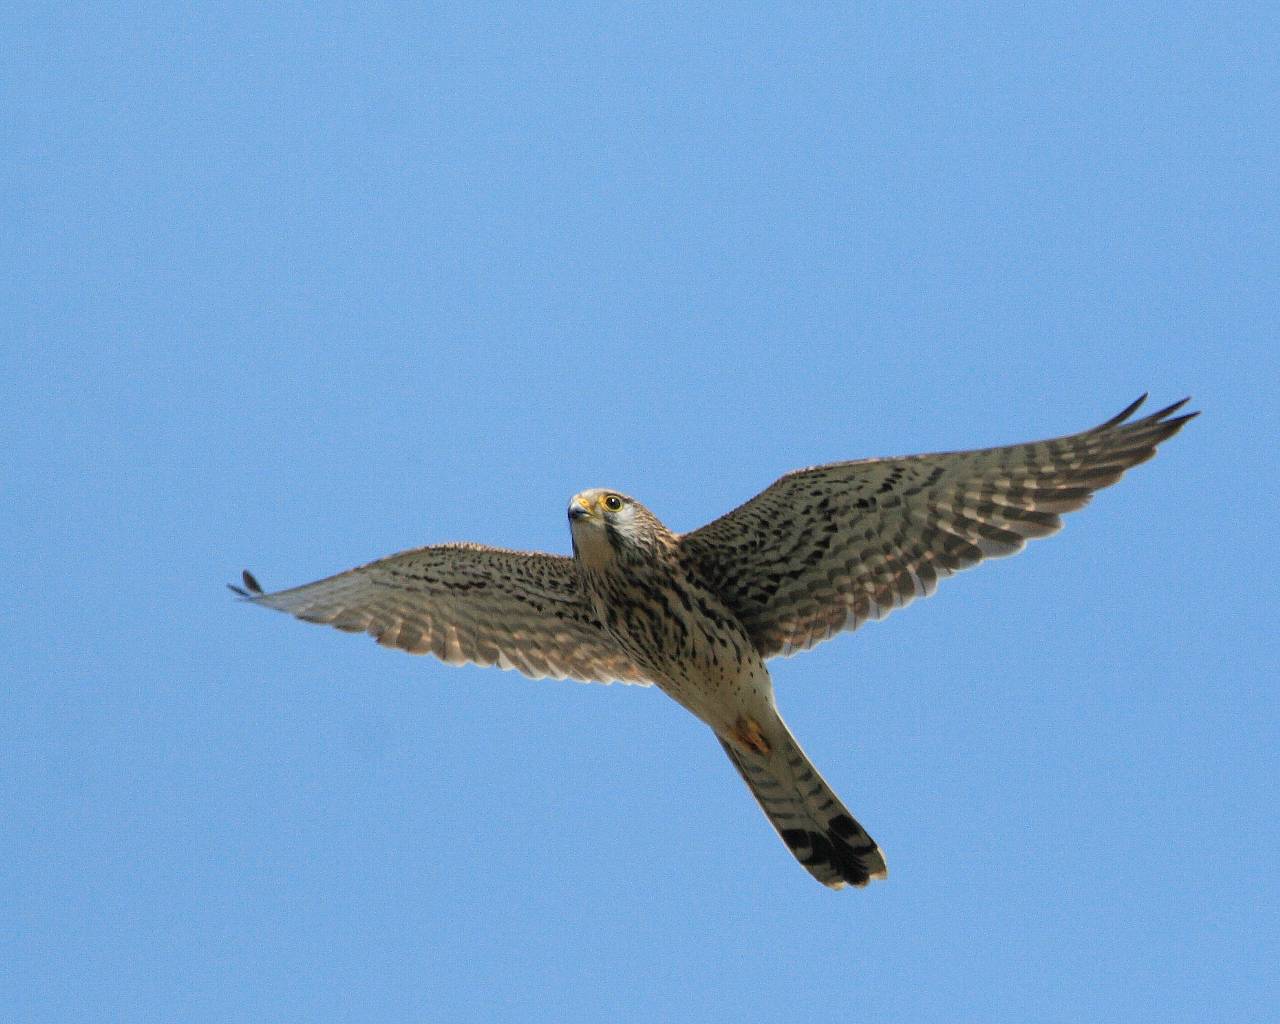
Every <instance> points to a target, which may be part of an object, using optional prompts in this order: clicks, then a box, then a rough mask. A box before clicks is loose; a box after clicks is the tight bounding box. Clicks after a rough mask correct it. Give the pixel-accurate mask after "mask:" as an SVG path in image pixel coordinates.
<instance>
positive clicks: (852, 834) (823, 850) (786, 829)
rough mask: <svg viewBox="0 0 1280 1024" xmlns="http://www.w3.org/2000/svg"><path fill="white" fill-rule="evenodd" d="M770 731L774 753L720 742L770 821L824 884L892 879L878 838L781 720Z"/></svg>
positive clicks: (771, 749) (863, 883) (777, 720)
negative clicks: (844, 799)
mask: <svg viewBox="0 0 1280 1024" xmlns="http://www.w3.org/2000/svg"><path fill="white" fill-rule="evenodd" d="M769 726H770V727H769V728H767V729H766V730H765V735H766V736H767V740H768V746H769V752H768V753H767V754H766V753H759V752H757V751H755V750H751V749H747V748H746V747H745V746H738V745H734V744H731V743H729V742H727V741H725V740H723V739H722V740H720V744H721V746H723V747H724V751H725V753H726V754H728V755H729V760H730V761H732V762H733V766H734V767H735V768H737V769H738V774H739V775H741V776H742V778H743V781H745V782H746V784H747V786H748V788H749V789H750V790H751V793H752V795H753V796H754V797H755V798H756V801H757V802H758V803H759V804H760V807H761V809H762V810H763V811H764V813H765V817H767V818H768V819H769V823H770V824H771V825H773V827H774V828H775V829H777V830H778V835H780V836H781V837H782V841H783V842H784V843H786V844H787V848H788V849H789V850H790V851H791V852H792V854H793V855H794V856H795V858H796V860H798V861H799V862H800V863H801V864H803V865H804V866H805V868H806V870H808V872H809V874H811V875H813V877H814V878H816V879H817V880H818V881H819V882H821V883H822V884H823V885H828V886H830V887H831V888H833V889H841V888H843V887H844V886H845V885H857V886H863V885H866V884H867V883H868V882H869V881H871V880H872V879H881V878H886V877H888V874H889V870H888V868H887V867H886V866H885V862H884V855H883V854H882V853H881V852H880V847H879V846H877V845H876V842H875V840H874V839H872V838H871V837H870V836H869V835H867V833H866V830H865V829H864V828H863V827H862V826H861V825H859V824H858V822H857V821H856V820H855V819H854V817H853V815H852V814H850V813H849V811H848V809H847V808H846V807H845V806H844V804H842V803H841V802H840V798H839V797H838V796H836V795H835V793H834V792H832V790H831V787H830V786H828V785H827V783H826V780H825V779H823V777H822V776H821V775H819V774H818V769H816V768H815V767H814V766H813V764H812V763H811V762H810V761H809V758H808V757H807V756H805V752H804V751H803V750H801V749H800V744H799V743H797V742H796V739H795V737H794V736H792V735H791V731H790V730H789V729H788V728H787V725H786V723H785V722H783V721H782V719H781V718H775V720H774V721H773V722H771V723H769Z"/></svg>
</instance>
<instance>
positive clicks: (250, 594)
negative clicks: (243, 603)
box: [227, 569, 263, 601]
mask: <svg viewBox="0 0 1280 1024" xmlns="http://www.w3.org/2000/svg"><path fill="white" fill-rule="evenodd" d="M240 579H241V580H242V581H243V582H244V586H243V587H238V586H236V585H235V584H234V583H228V584H227V589H228V590H230V591H231V592H232V593H233V594H238V595H240V596H241V597H243V598H245V599H246V600H250V601H251V600H253V599H254V598H255V597H261V596H262V594H263V590H262V584H261V583H259V582H258V578H257V577H256V576H254V575H253V573H251V572H250V571H249V570H248V569H244V570H242V571H241V573H240Z"/></svg>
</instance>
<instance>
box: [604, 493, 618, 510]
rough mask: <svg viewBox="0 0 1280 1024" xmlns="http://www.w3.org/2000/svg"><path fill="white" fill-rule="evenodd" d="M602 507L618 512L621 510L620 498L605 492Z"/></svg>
mask: <svg viewBox="0 0 1280 1024" xmlns="http://www.w3.org/2000/svg"><path fill="white" fill-rule="evenodd" d="M604 507H605V508H607V509H608V510H609V511H610V512H619V511H621V510H622V499H621V498H619V497H618V496H617V495H616V494H607V495H605V499H604Z"/></svg>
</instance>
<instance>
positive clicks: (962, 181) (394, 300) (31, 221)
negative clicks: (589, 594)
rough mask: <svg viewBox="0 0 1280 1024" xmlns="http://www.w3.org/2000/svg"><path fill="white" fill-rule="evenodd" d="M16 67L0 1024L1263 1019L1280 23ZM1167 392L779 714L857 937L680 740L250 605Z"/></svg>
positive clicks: (45, 23) (323, 48) (478, 19)
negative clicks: (610, 513)
mask: <svg viewBox="0 0 1280 1024" xmlns="http://www.w3.org/2000/svg"><path fill="white" fill-rule="evenodd" d="M4 19H5V24H4V25H3V32H4V37H5V38H6V39H7V40H8V41H9V47H8V53H9V56H10V60H9V61H7V62H6V63H5V68H4V70H3V71H0V76H2V77H0V82H2V84H3V88H4V95H5V104H4V107H5V111H6V114H5V119H4V123H3V128H2V129H0V130H2V131H3V142H4V147H3V152H4V153H5V156H4V157H3V158H0V160H2V163H0V166H3V168H4V172H5V180H6V183H7V187H6V188H5V189H4V190H3V194H2V196H0V212H2V213H3V217H4V223H5V225H6V229H5V230H4V232H3V235H4V241H3V243H2V244H3V247H4V249H3V251H4V253H5V256H6V259H5V262H6V264H7V269H6V272H5V273H4V274H3V275H0V289H3V292H4V294H3V296H2V298H3V302H4V307H5V308H6V309H7V310H8V315H7V316H6V317H5V320H6V322H7V324H8V325H9V330H8V332H6V333H8V334H9V336H10V341H9V342H7V343H6V344H5V345H4V346H3V347H2V348H0V370H2V371H3V373H2V374H0V429H2V431H3V433H2V434H0V436H2V437H3V439H4V442H5V444H4V447H5V451H6V455H5V457H4V460H3V467H4V468H3V474H2V478H0V487H2V490H3V494H4V498H5V500H4V507H5V515H4V523H5V534H6V542H5V543H4V544H3V545H0V568H3V570H4V574H5V577H6V579H7V580H8V581H9V585H10V588H11V592H12V594H13V597H14V600H13V602H12V604H13V606H14V607H13V609H12V612H11V614H10V615H9V616H6V617H5V618H4V619H3V620H2V622H3V624H2V625H0V629H2V630H3V638H4V644H5V649H6V651H7V652H8V655H7V658H8V664H9V668H8V671H7V673H6V677H7V679H8V685H7V686H6V687H5V688H4V693H5V705H6V706H5V711H4V714H3V716H2V717H0V751H2V752H3V753H2V754H0V757H2V758H3V762H2V763H3V767H4V770H3V773H2V774H0V815H2V816H3V820H4V822H5V833H6V838H5V841H4V843H3V852H0V870H2V872H3V874H2V875H0V878H2V879H3V895H2V896H0V921H2V923H3V934H4V936H5V938H4V945H5V953H4V959H5V961H6V964H7V967H6V974H7V975H8V983H7V984H6V985H4V986H3V987H0V1016H2V1017H3V1018H4V1019H5V1020H13V1021H19V1020H21V1021H30V1022H38V1021H50V1022H52V1021H58V1022H62V1021H99V1020H136V1021H144V1020H184V1021H198V1022H199V1021H253V1022H260V1021H289V1020H298V1021H304V1020H305V1021H325V1022H327V1021H353V1020H378V1021H423V1020H449V1021H482V1020H494V1019H510V1020H520V1021H565V1020H588V1019H608V1020H611V1021H622V1022H626V1021H650V1020H653V1019H688V1020H699V1021H712V1022H716V1021H735V1022H739V1021H743V1020H765V1019H776V1018H784V1017H785V1018H786V1019H792V1018H794V1019H806V1018H810V1017H823V1018H832V1017H838V1018H841V1019H858V1020H873V1019H889V1020H900V1021H935V1020H936V1021H956V1020H984V1021H1017V1022H1025V1021H1027V1020H1037V1021H1057V1020H1062V1021H1067V1020H1088V1019H1096V1020H1127V1021H1161V1022H1168V1021H1197V1022H1200V1021H1206V1020H1231V1021H1237V1020H1250V1019H1261V1018H1263V1017H1265V1016H1266V1015H1267V1010H1268V1008H1271V1009H1274V1003H1275V999H1276V991H1275V971H1274V965H1275V963H1276V962H1277V960H1278V959H1280V943H1278V942H1277V929H1276V927H1275V926H1276V919H1275V907H1276V905H1277V901H1278V900H1280V888H1278V886H1277V882H1276V871H1275V864H1276V860H1277V856H1278V855H1280V843H1278V842H1277V829H1276V824H1275V823H1276V820H1277V811H1278V810H1280V808H1277V801H1276V799H1275V788H1276V769H1277V758H1276V749H1277V723H1278V721H1280V715H1277V710H1278V709H1277V697H1276V674H1277V668H1278V666H1277V642H1276V638H1275V634H1276V631H1275V626H1274V616H1273V614H1272V609H1273V607H1274V604H1275V601H1276V598H1277V596H1278V595H1277V593H1276V587H1275V583H1274V569H1273V566H1272V565H1271V564H1270V563H1271V562H1272V561H1273V558H1274V536H1275V501H1276V494H1277V493H1278V490H1277V488H1278V486H1280V482H1278V481H1277V479H1276V476H1277V474H1276V460H1275V456H1274V443H1273V439H1274V437H1275V436H1276V430H1277V427H1278V426H1280V423H1278V417H1277V411H1276V410H1277V398H1278V397H1280V396H1278V395H1277V390H1278V389H1277V385H1276V382H1277V371H1278V370H1280V358H1278V357H1277V351H1276V338H1277V315H1276V314H1277V302H1276V280H1277V272H1278V271H1280V259H1278V258H1277V257H1278V256H1280V253H1278V251H1277V243H1276V239H1277V228H1278V227H1280V217H1278V216H1277V213H1278V210H1277V192H1276V187H1275V175H1276V167H1277V163H1278V161H1280V145H1278V144H1277V134H1276V125H1277V123H1278V121H1277V114H1278V111H1277V97H1278V95H1280V90H1278V89H1277V79H1276V72H1275V60H1274V55H1275V52H1276V47H1277V45H1278V44H1280V31H1278V29H1280V24H1278V22H1280V18H1278V16H1277V12H1276V8H1275V7H1274V5H1263V4H1258V5H1250V4H1228V5H1186V4H1177V3H1175V4H1169V3H1160V4H1125V5H1110V4H1105V5H1104V4H1083V5H1081V4H1061V5H1058V4H1047V5H1046V4H1036V5H1023V4H987V5H963V6H945V5H942V6H940V5H932V4H930V5H899V4H877V5H865V6H864V5H859V6H856V7H855V6H852V5H847V6H836V5H807V6H805V7H804V9H802V10H797V9H793V8H790V7H788V8H779V7H776V6H768V7H757V6H754V5H753V6H730V7H728V8H726V7H724V6H722V5H716V6H714V7H711V6H707V7H698V6H694V7H689V6H682V7H674V6H670V7H667V6H648V5H643V6H642V5H626V6H622V5H601V4H583V5H563V6H559V5H557V6H537V7H536V8H534V7H530V6H525V5H519V6H515V5H508V6H501V5H500V6H484V7H482V6H480V5H473V4H466V5H456V6H451V5H445V6H443V7H437V6H434V5H433V6H430V7H428V6H425V5H423V6H414V7H407V8H406V7H400V6H381V5H377V6H371V5H359V6H347V5H337V6H327V5H319V4H310V5H271V6H270V8H263V7H258V6H253V7H238V6H236V5H225V6H221V7H218V8H214V7H213V6H212V5H199V6H195V7H190V6H185V5H177V4H163V5H155V6H149V5H145V4H115V5H74V6H72V5H40V4H32V5H21V6H20V7H17V8H11V9H10V10H9V11H8V12H7V13H6V14H5V15H4ZM1146 390H1151V391H1152V392H1153V400H1154V401H1156V402H1168V401H1173V400H1175V399H1177V398H1180V397H1182V396H1183V395H1184V394H1192V395H1194V396H1195V403H1196V406H1197V407H1198V408H1201V409H1203V410H1204V415H1203V416H1202V417H1201V418H1200V419H1198V420H1197V421H1195V422H1194V423H1193V424H1191V426H1190V427H1189V428H1188V429H1187V430H1186V431H1184V432H1183V434H1181V435H1180V436H1179V437H1177V438H1176V439H1174V440H1173V441H1172V442H1171V443H1170V444H1169V445H1168V446H1167V447H1166V448H1165V449H1164V451H1163V452H1162V454H1161V455H1160V456H1159V457H1158V458H1157V459H1156V460H1155V461H1154V462H1153V463H1151V464H1150V465H1147V466H1143V467H1141V468H1139V469H1138V470H1136V471H1135V472H1133V473H1132V474H1131V475H1130V476H1128V477H1127V478H1126V479H1125V480H1124V481H1123V482H1122V483H1121V484H1120V485H1119V486H1117V487H1116V488H1114V489H1113V490H1110V491H1107V492H1105V493H1103V494H1101V495H1099V497H1098V498H1097V499H1095V501H1094V503H1093V505H1091V506H1090V507H1089V508H1088V509H1086V510H1084V511H1083V512H1081V513H1077V514H1076V515H1074V516H1073V517H1072V518H1071V519H1070V521H1069V523H1068V525H1067V528H1066V529H1065V530H1064V531H1063V533H1062V534H1060V535H1059V536H1057V537H1055V538H1053V539H1052V540H1049V541H1045V542H1041V543H1038V544H1036V545H1033V546H1032V548H1030V549H1029V550H1028V551H1027V552H1026V553H1024V554H1022V555H1020V556H1019V557H1017V558H1015V559H1012V560H1007V561H1004V562H999V563H995V564H991V565H985V566H982V567H980V568H978V569H976V570H974V571H972V572H970V573H966V574H965V575H964V576H962V577H960V578H958V579H955V580H952V581H949V582H948V583H946V584H944V585H943V586H942V587H941V588H940V591H939V593H938V594H937V595H936V596H935V597H933V598H931V599H930V600H929V601H927V602H921V603H917V604H916V605H913V606H912V608H911V609H910V610H908V611H906V612H904V613H901V614H899V615H895V616H893V617H891V618H890V619H889V620H887V621H886V622H883V623H879V624H875V625H872V626H869V627H866V628H865V629H863V630H861V631H859V632H858V633H856V634H854V635H851V636H847V637H843V638H841V639H839V640H838V641H836V642H833V643H830V644H827V645H825V646H823V647H822V648H821V649H819V650H817V651H814V652H812V653H810V654H807V655H803V656H800V657H797V658H794V659H791V660H788V661H783V662H774V663H772V667H773V669H774V675H775V681H776V684H777V689H778V696H779V703H780V706H781V708H782V710H783V712H784V713H785V714H786V716H787V718H788V720H789V721H790V723H791V725H792V727H793V729H794V730H795V731H796V733H797V735H798V736H799V737H800V738H801V740H802V742H803V743H804V744H805V746H806V748H807V749H808V751H809V753H810V754H811V755H812V757H813V758H814V760H815V762H816V763H817V764H818V765H819V766H820V767H821V769H822V770H823V772H824V774H825V775H826V776H827V777H828V779H829V780H830V781H831V782H832V783H833V785H834V786H835V787H836V789H837V790H838V791H839V792H840V793H841V794H842V796H843V797H844V798H845V800H846V802H847V803H848V804H849V805H850V807H851V808H852V809H853V810H854V812H855V813H856V814H857V815H858V817H859V818H860V819H861V820H862V821H863V822H864V823H865V824H866V825H867V827H868V829H869V830H870V831H871V832H872V834H873V835H875V836H876V838H877V839H878V840H879V841H880V842H881V844H882V845H883V847H884V848H885V851H886V854H887V856H888V860H889V863H890V866H891V870H892V875H891V878H890V880H889V881H888V882H887V883H885V884H880V885H876V886H873V887H871V888H870V889H868V890H865V891H854V892H843V893H832V892H829V891H827V890H825V889H823V888H821V887H820V886H818V885H816V884H815V883H814V882H813V881H812V880H811V879H810V878H809V876H808V875H807V874H805V872H803V871H802V870H800V869H799V868H798V867H797V866H796V865H795V863H794V862H793V861H792V860H791V858H790V856H789V855H788V854H787V852H786V850H785V849H784V848H783V847H782V845H781V844H780V843H779V842H778V840H777V838H776V836H775V835H774V834H773V833H772V831H771V830H770V829H769V827H768V826H767V824H766V822H765V821H764V819H763V817H762V816H761V815H760V814H759V812H758V811H757V809H756V807H755V806H754V804H753V803H752V801H751V799H750V797H749V796H748V794H747V792H746V791H745V789H744V788H743V787H742V786H741V784H740V782H739V781H738V779H737V778H736V777H735V776H734V774H733V772H732V769H731V768H730V766H729V765H728V763H727V762H726V761H725V760H724V758H723V756H722V754H721V752H720V750H719V749H718V747H717V745H716V743H715V742H714V740H713V738H712V737H711V735H710V734H709V733H707V731H706V730H705V729H704V728H703V727H702V726H701V725H699V723H697V722H696V721H694V720H693V719H692V718H690V717H688V716H687V715H685V714H684V713H683V712H682V711H681V710H680V709H679V708H677V707H676V706H675V705H674V704H673V703H671V702H670V701H668V700H666V699H665V698H664V697H663V696H662V695H661V694H660V693H658V692H656V691H654V690H644V689H639V688H627V687H620V686H615V687H609V688H605V687H592V686H582V685H577V684H573V683H556V682H552V681H541V682H533V681H530V680H526V679H524V678H523V677H521V676H519V675H516V674H512V673H501V672H497V671H494V670H480V669H475V668H469V667H468V668H462V669H451V668H447V667H445V666H443V665H440V664H439V663H437V662H434V661H432V660H430V659H424V658H410V657H407V656H404V655H402V654H399V653H397V652H390V651H385V650H382V649H380V648H377V647H376V646H375V645H373V644H372V643H370V642H369V641H368V640H367V638H362V637H352V636H347V635H343V634H340V633H336V632H333V631H328V630H322V629H319V628H316V627H310V626H305V625H302V624H299V623H296V622H293V621H290V620H288V619H286V618H284V617H282V616H279V615H272V614H266V613H264V612H261V611H259V610H257V609H254V608H247V607H244V606H242V605H239V604H237V603H236V602H235V601H233V600H232V599H231V597H230V596H229V595H228V593H227V592H226V590H225V589H224V587H223V583H224V582H226V581H228V580H231V579H234V578H235V576H236V575H237V573H238V572H239V570H240V569H241V568H242V567H244V566H248V567H250V568H252V569H253V570H254V571H256V572H257V573H258V574H259V576H260V578H261V579H262V580H263V581H264V583H266V584H268V585H271V586H285V585H291V584H295V583H301V582H305V581H307V580H310V579H314V578H316V577H319V576H322V575H327V574H329V573H331V572H335V571H338V570H340V569H344V568H346V567H348V566H351V565H354V564H356V563H358V562H362V561H366V560H368V559H371V558H374V557H378V556H380V555H383V554H388V553H390V552H393V551H396V550H400V549H403V548H407V547H414V546H418V545H422V544H427V543H433V542H438V541H446V540H454V539H473V540H478V541H484V542H488V543H493V544H499V545H505V546H511V547H519V548H534V549H543V550H551V551H560V552H566V551H567V550H568V544H569V539H568V533H567V529H566V526H565V522H564V507H565V503H566V500H567V498H568V497H569V496H570V495H571V494H573V493H574V492H575V491H577V490H580V489H582V488H585V487H588V486H594V485H608V486H616V487H619V488H621V489H624V490H626V491H628V492H629V493H632V494H635V495H636V496H637V497H639V498H640V499H641V500H643V501H644V502H645V503H646V504H648V505H649V506H650V507H651V508H652V509H653V510H654V511H655V512H657V514H659V515H660V516H662V517H663V518H664V520H665V521H666V522H667V523H668V524H669V525H670V526H672V527H673V528H675V529H690V528H692V527H694V526H696V525H698V524H700V523H701V522H704V521H706V520H708V519H711V518H713V517H715V516H716V515H718V514H719V513H721V512H722V511H724V510H725V509H726V508H728V507H730V506H732V505H733V504H735V503H737V502H739V501H742V500H744V499H745V498H747V497H749V496H750V495H752V494H753V493H755V492H756V491H757V490H759V489H761V488H762V487H763V486H765V485H766V484H768V483H769V482H770V481H771V480H772V479H773V478H774V477H776V476H777V475H778V474H780V473H782V472H783V471H786V470H788V469H791V468H794V467H796V466H800V465H806V464H812V463H817V462H822V461H828V460H833V459H839V458H854V457H863V456H871V455H887V454H900V453H907V452H915V451H928V450H935V449H947V448H957V447H970V446H978V445H985V444H996V443H1004V442H1014V441H1022V440H1029V439H1033V438H1038V437H1042V436H1050V435H1054V434H1059V433H1066V432H1071V431H1074V430H1077V429H1081V428H1084V427H1087V426H1090V425H1092V424H1094V423H1095V422H1098V421H1100V420H1102V419H1104V418H1106V417H1107V416H1109V415H1111V414H1112V413H1113V412H1115V411H1117V410H1119V409H1120V408H1121V407H1122V406H1124V405H1125V404H1126V403H1127V402H1128V401H1129V400H1130V399H1132V398H1133V397H1135V396H1136V395H1138V394H1139V393H1141V392H1143V391H1146ZM1268 965H1270V966H1268Z"/></svg>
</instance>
